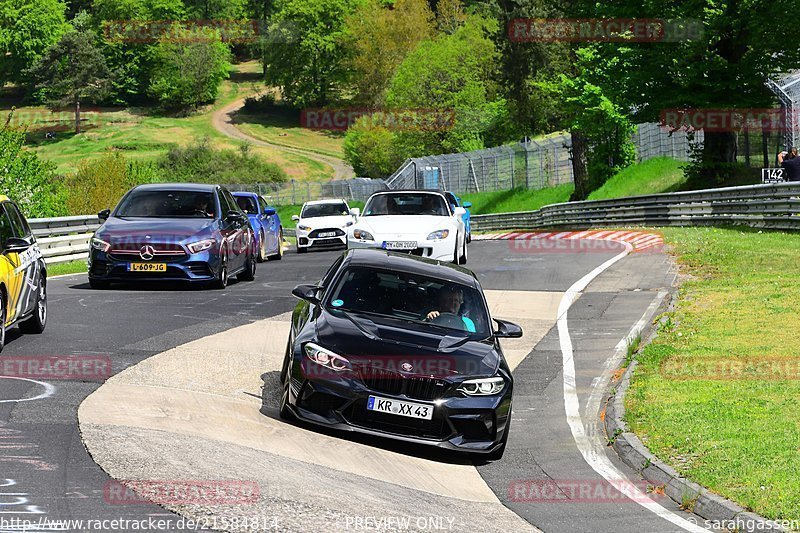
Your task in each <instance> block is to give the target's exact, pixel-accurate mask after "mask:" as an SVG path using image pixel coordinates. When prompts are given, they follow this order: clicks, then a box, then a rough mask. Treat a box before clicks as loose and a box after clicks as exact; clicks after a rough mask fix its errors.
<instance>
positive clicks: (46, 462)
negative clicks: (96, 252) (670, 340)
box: [0, 241, 688, 532]
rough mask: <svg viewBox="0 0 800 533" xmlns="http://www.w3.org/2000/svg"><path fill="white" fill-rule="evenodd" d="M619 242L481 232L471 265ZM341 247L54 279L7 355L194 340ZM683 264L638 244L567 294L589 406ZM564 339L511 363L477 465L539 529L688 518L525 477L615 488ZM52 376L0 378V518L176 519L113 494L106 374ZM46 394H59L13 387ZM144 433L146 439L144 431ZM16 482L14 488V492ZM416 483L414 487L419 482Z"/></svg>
mask: <svg viewBox="0 0 800 533" xmlns="http://www.w3.org/2000/svg"><path fill="white" fill-rule="evenodd" d="M622 249H623V247H622V245H614V244H609V245H608V246H607V247H606V248H605V249H597V248H593V249H591V250H590V251H585V250H584V251H583V252H581V253H569V252H564V251H563V250H562V251H551V252H546V253H542V252H541V251H539V252H537V253H534V251H533V250H530V249H528V250H525V249H522V250H521V249H519V248H514V247H513V246H510V245H509V243H508V242H503V241H482V242H477V241H476V242H474V243H473V244H471V245H470V263H469V264H468V265H467V266H468V267H469V268H471V269H473V270H474V271H475V272H476V273H477V274H478V276H479V278H480V280H481V283H482V284H483V287H484V289H487V290H496V291H502V290H526V291H553V292H558V293H562V292H563V291H565V290H567V289H568V288H569V287H570V286H571V285H572V284H573V283H574V282H575V281H576V280H578V279H579V278H581V277H582V276H584V275H585V274H586V273H588V272H590V271H592V270H593V269H594V268H596V267H597V266H598V265H600V264H602V263H603V262H605V261H607V260H608V259H610V258H612V257H614V256H615V255H617V254H618V253H619V252H620V251H621V250H622ZM336 255H337V252H315V253H308V254H305V255H302V256H300V255H297V254H294V253H289V254H287V255H286V256H285V257H284V260H283V261H280V262H268V263H263V264H260V265H259V270H258V272H257V276H256V281H254V282H249V283H247V282H239V283H233V284H231V285H230V286H229V287H228V289H227V290H225V291H211V290H199V289H185V288H182V287H171V286H161V285H147V286H125V287H115V288H113V289H111V290H106V291H95V290H91V289H90V288H89V287H88V284H87V283H86V279H85V277H84V276H81V275H76V276H69V277H65V278H59V279H53V280H51V281H50V284H49V310H50V316H49V324H48V327H47V331H46V332H45V333H44V334H43V335H40V336H34V335H22V336H21V335H18V334H17V333H16V331H15V330H12V331H9V335H8V344H7V346H6V348H5V350H4V351H3V353H2V355H0V359H5V358H13V357H20V356H42V355H99V356H109V357H110V358H111V360H112V362H113V373H115V374H116V373H118V372H120V371H122V370H124V369H126V368H128V367H130V366H132V365H135V364H137V363H139V362H140V361H143V360H145V359H147V358H149V357H151V356H153V355H156V354H159V353H162V352H165V351H167V350H171V349H173V348H176V347H178V346H181V345H184V344H186V343H189V342H192V341H196V340H198V339H202V338H204V337H207V336H210V335H214V334H218V333H220V332H224V331H227V330H230V329H232V328H236V327H239V326H244V325H246V324H250V323H253V322H254V321H256V320H261V319H265V318H270V317H278V316H279V315H282V314H284V313H287V312H289V311H291V309H292V308H293V307H294V305H295V303H296V300H295V298H294V297H292V296H291V294H290V291H291V288H292V287H294V286H295V285H296V284H299V283H313V282H315V281H316V280H317V279H319V277H320V276H321V275H322V274H323V273H324V271H325V270H326V269H327V267H328V266H329V265H330V264H331V263H332V261H333V259H334V258H335V257H336ZM674 275H675V274H674V271H673V269H672V265H671V262H670V261H669V260H668V259H667V258H666V256H664V255H662V254H658V253H651V254H638V255H637V254H634V255H631V256H629V257H626V258H624V259H622V260H621V261H619V262H618V263H616V264H615V265H613V266H612V267H611V268H609V269H608V270H607V271H606V272H604V273H603V274H601V275H600V276H599V277H598V278H597V280H596V281H594V282H593V283H591V284H590V285H589V286H588V288H587V289H586V290H585V291H584V292H583V294H582V295H581V296H580V298H578V299H577V301H576V302H575V303H574V304H573V305H572V307H571V308H570V311H569V314H568V319H569V323H570V329H571V334H572V341H573V345H574V350H575V354H574V358H575V364H576V382H577V391H578V398H579V401H580V404H581V406H582V407H583V406H585V405H586V403H587V402H588V400H589V396H590V394H591V393H592V390H593V389H592V387H593V384H594V383H596V381H595V378H597V377H598V376H599V375H601V373H602V372H603V370H604V365H605V362H606V360H607V359H608V357H609V356H610V354H611V353H612V352H613V350H614V347H615V346H616V345H617V344H618V343H619V341H620V339H622V338H624V337H625V336H626V335H627V334H628V332H629V330H630V329H631V327H632V326H633V324H634V323H635V322H637V320H639V319H640V318H641V316H642V315H643V313H644V312H645V311H646V310H647V309H648V307H650V306H651V305H652V303H653V301H654V300H655V299H656V298H657V296H658V294H659V292H661V291H663V290H664V289H665V288H668V287H669V286H670V285H671V284H672V282H673V280H674ZM559 349H560V345H559V335H558V332H557V331H556V329H555V328H553V329H551V330H550V331H549V332H548V333H547V334H546V335H545V336H544V338H543V339H542V340H541V341H540V342H539V343H538V344H537V345H536V346H535V348H534V349H533V350H532V352H531V354H530V355H528V357H527V358H525V359H523V360H522V361H521V363H520V364H519V366H518V367H517V369H516V370H515V377H516V386H515V403H514V417H513V429H512V433H511V438H510V440H509V445H508V449H507V451H506V455H505V457H504V458H503V460H501V461H498V462H494V463H488V464H483V465H478V466H477V469H478V472H479V474H480V476H481V477H482V478H483V480H485V482H486V483H487V485H488V487H489V488H490V489H491V490H492V491H493V492H494V493H495V494H496V495H497V498H498V499H499V500H500V501H501V502H503V503H504V504H505V505H506V506H507V507H508V508H509V509H511V510H512V511H513V512H514V513H516V514H517V515H519V516H520V517H521V518H523V519H524V520H526V521H528V522H529V523H530V524H533V525H534V526H537V527H539V528H541V529H542V530H543V531H547V532H550V531H637V532H642V531H643V532H651V531H652V532H662V531H663V532H667V531H683V530H684V529H681V528H679V527H676V526H675V525H674V524H673V523H670V522H668V521H666V520H664V519H663V518H660V517H658V516H656V515H654V514H653V513H651V512H650V511H648V510H647V509H645V508H644V507H642V506H641V505H639V504H637V503H635V502H632V501H628V500H626V499H625V498H617V497H614V498H611V501H610V502H606V501H603V500H602V498H599V497H596V496H590V497H584V498H563V497H562V496H563V494H560V495H559V497H557V498H549V499H548V498H543V497H542V496H541V494H540V493H539V494H538V495H537V494H533V492H532V491H531V490H530V489H531V487H544V486H545V485H543V484H542V483H544V482H543V481H542V480H547V481H546V482H547V483H550V484H552V485H547V486H548V487H549V486H559V487H560V489H559V490H560V493H565V492H566V491H568V490H569V488H570V487H571V486H574V484H575V483H576V482H578V483H579V484H583V485H586V484H587V483H588V484H589V485H590V486H592V487H594V488H595V489H596V491H599V492H600V493H602V494H604V495H608V494H610V493H609V491H608V490H607V487H606V485H607V482H605V481H604V480H603V479H602V477H600V476H599V475H598V474H597V472H595V471H594V470H592V469H591V468H589V466H588V465H587V463H586V461H585V460H584V458H583V457H582V456H581V454H580V453H579V452H578V449H577V448H576V444H575V441H574V440H573V436H572V435H571V433H570V428H569V427H568V425H567V423H566V419H565V408H564V396H563V387H562V379H561V371H562V359H561V357H562V354H561V352H560V351H559ZM47 383H48V384H49V385H50V386H51V387H53V389H50V390H48V389H47V388H46V387H44V386H43V385H40V384H36V383H31V382H29V381H23V380H16V379H3V380H2V383H0V384H1V385H2V387H0V401H1V402H0V465H2V467H3V471H2V474H0V493H2V494H6V495H9V496H6V497H5V498H6V499H7V501H5V500H4V503H5V505H3V506H2V507H0V525H2V519H3V518H6V519H7V518H10V517H16V518H24V519H33V520H37V519H39V518H40V517H42V516H46V517H48V518H49V519H58V520H61V519H70V518H72V519H118V518H129V519H147V518H155V517H158V518H173V519H177V516H176V515H174V514H172V513H169V512H168V511H166V510H165V509H163V508H162V507H159V506H155V505H145V504H138V505H109V504H108V502H107V501H106V500H107V498H104V487H106V486H107V483H108V482H109V481H110V478H109V477H108V475H107V474H106V473H105V472H104V471H103V470H101V469H100V467H98V466H97V465H96V464H95V463H94V461H93V460H92V458H91V457H90V456H89V454H88V453H87V451H86V449H85V448H84V445H83V443H82V441H81V435H80V431H79V428H78V425H77V410H78V406H79V405H80V404H81V402H82V401H83V400H84V399H85V398H86V397H87V396H88V395H90V394H91V393H92V392H94V391H95V390H97V388H98V386H99V385H100V384H99V383H96V382H86V381H83V382H81V381H56V380H47ZM43 394H51V395H50V396H48V397H45V398H40V399H35V400H32V401H24V402H16V401H14V400H18V399H24V398H34V397H36V396H40V395H43ZM5 400H8V401H5ZM584 419H585V420H586V424H587V426H596V424H597V420H595V419H593V418H592V416H591V413H584ZM141 445H142V446H143V447H145V446H146V442H145V441H142V442H141ZM202 446H205V444H204V443H200V442H198V453H199V451H200V450H199V448H200V447H202ZM242 453H245V452H244V451H243V452H242ZM607 455H608V457H609V459H610V460H611V461H612V462H614V464H615V465H616V466H617V467H618V468H619V469H620V470H622V471H623V472H625V473H626V474H627V475H628V477H629V478H630V479H632V480H638V479H639V478H638V476H637V474H636V473H635V472H632V471H630V470H629V469H627V468H626V467H625V466H624V465H622V464H621V463H620V462H619V461H617V460H616V458H615V457H614V456H613V451H612V452H610V453H608V452H607ZM254 460H255V458H254ZM284 471H285V470H284ZM289 471H290V469H289ZM200 474H201V472H198V475H200ZM4 479H5V480H6V481H5V483H4ZM387 481H388V482H389V483H391V480H387ZM520 482H522V483H523V486H525V487H527V488H528V490H527V492H519V491H517V492H515V491H514V490H512V491H511V492H510V491H509V488H510V487H519V485H520ZM12 483H13V484H12ZM526 483H527V484H526ZM4 484H5V485H7V486H6V487H3V485H4ZM12 493H13V494H14V495H15V496H13V497H12V496H10V494H12ZM408 494H409V493H406V495H408ZM410 494H412V496H413V491H412V492H411V493H410ZM520 495H522V496H520ZM532 495H533V496H532ZM658 501H659V503H662V504H663V505H664V507H666V508H667V509H669V511H670V512H674V513H679V514H680V515H682V516H688V515H686V513H683V512H680V511H678V510H677V506H675V505H674V504H672V503H671V502H669V501H664V500H663V499H660V500H658ZM412 503H413V502H412ZM12 504H13V505H12ZM21 513H28V514H21ZM481 529H482V528H481V524H480V523H475V524H474V529H473V530H481ZM6 530H14V529H13V528H6V529H4V528H3V527H0V531H6ZM43 530H44V529H43ZM293 530H297V529H293Z"/></svg>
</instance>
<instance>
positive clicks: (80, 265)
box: [47, 259, 86, 278]
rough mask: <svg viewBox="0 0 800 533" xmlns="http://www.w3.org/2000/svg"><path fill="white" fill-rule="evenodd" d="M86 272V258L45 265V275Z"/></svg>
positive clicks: (50, 276)
mask: <svg viewBox="0 0 800 533" xmlns="http://www.w3.org/2000/svg"><path fill="white" fill-rule="evenodd" d="M82 272H86V259H78V260H77V261H67V262H66V263H55V264H52V265H47V277H48V278H52V277H53V276H63V275H64V274H80V273H82Z"/></svg>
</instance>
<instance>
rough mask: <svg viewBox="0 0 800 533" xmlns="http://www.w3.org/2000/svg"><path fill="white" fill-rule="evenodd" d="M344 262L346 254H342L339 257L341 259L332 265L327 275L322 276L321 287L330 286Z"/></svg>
mask: <svg viewBox="0 0 800 533" xmlns="http://www.w3.org/2000/svg"><path fill="white" fill-rule="evenodd" d="M342 261H344V254H342V255H341V256H340V257H339V259H337V260H336V261H335V262H334V263H333V264H332V265H331V267H330V268H329V269H328V271H327V272H326V273H325V275H324V276H322V279H321V280H320V285H322V286H323V287H327V286H328V284H330V282H331V279H332V278H333V276H334V274H336V272H338V271H339V267H340V266H342Z"/></svg>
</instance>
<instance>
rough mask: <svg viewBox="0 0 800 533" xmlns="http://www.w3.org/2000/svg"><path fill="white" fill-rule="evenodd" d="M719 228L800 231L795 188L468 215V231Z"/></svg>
mask: <svg viewBox="0 0 800 533" xmlns="http://www.w3.org/2000/svg"><path fill="white" fill-rule="evenodd" d="M720 224H732V225H737V224H741V225H747V226H750V227H754V228H769V229H787V230H792V229H800V183H778V184H770V185H747V186H741V187H726V188H720V189H706V190H701V191H688V192H677V193H665V194H651V195H646V196H632V197H628V198H617V199H613V200H591V201H584V202H567V203H562V204H552V205H548V206H545V207H543V208H541V209H539V210H537V211H521V212H516V213H499V214H494V215H473V216H472V225H473V231H503V230H510V229H534V228H557V227H567V226H568V227H569V228H571V229H586V228H591V227H596V226H604V227H611V226H711V225H720Z"/></svg>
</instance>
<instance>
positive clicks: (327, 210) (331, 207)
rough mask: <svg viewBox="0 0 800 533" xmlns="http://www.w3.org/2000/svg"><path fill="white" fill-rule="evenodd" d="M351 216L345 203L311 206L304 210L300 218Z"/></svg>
mask: <svg viewBox="0 0 800 533" xmlns="http://www.w3.org/2000/svg"><path fill="white" fill-rule="evenodd" d="M348 214H350V213H349V212H348V209H347V204H345V203H344V202H340V203H336V204H310V205H307V206H305V207H304V208H303V213H302V214H301V215H300V218H316V217H336V216H341V215H348Z"/></svg>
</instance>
